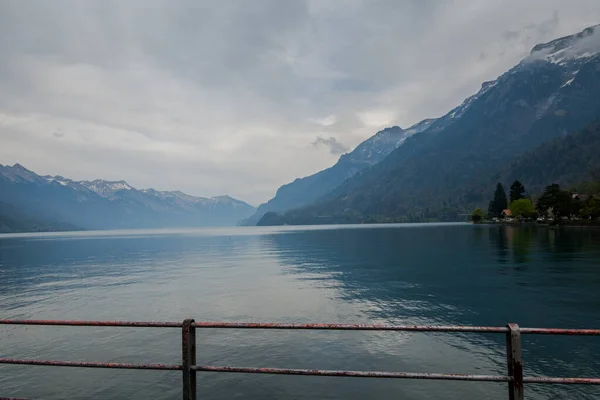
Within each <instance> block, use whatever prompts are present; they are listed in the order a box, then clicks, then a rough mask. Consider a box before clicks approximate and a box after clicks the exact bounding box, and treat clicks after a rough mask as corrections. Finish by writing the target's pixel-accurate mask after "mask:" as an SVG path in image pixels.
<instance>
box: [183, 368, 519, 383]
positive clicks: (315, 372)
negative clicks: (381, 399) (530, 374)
mask: <svg viewBox="0 0 600 400" xmlns="http://www.w3.org/2000/svg"><path fill="white" fill-rule="evenodd" d="M192 368H193V369H195V370H196V371H203V372H237V373H245V374H274V375H309V376H340V377H360V378H396V379H436V380H454V381H488V382H510V381H511V378H510V377H508V376H502V375H468V374H437V373H416V372H380V371H342V370H322V369H290V368H251V367H227V366H210V365H197V366H195V367H192Z"/></svg>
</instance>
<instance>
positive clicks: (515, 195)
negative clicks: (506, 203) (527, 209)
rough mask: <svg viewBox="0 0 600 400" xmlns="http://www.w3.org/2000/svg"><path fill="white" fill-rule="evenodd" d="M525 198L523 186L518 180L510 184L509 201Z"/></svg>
mask: <svg viewBox="0 0 600 400" xmlns="http://www.w3.org/2000/svg"><path fill="white" fill-rule="evenodd" d="M524 198H525V186H523V184H522V183H521V182H519V181H514V182H513V184H512V185H510V202H511V204H512V202H514V201H516V200H519V199H524Z"/></svg>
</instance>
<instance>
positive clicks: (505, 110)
mask: <svg viewBox="0 0 600 400" xmlns="http://www.w3.org/2000/svg"><path fill="white" fill-rule="evenodd" d="M599 117H600V26H594V27H590V28H587V29H585V30H584V31H582V32H580V33H578V34H575V35H570V36H566V37H563V38H559V39H556V40H553V41H551V42H548V43H543V44H539V45H537V46H535V47H534V48H533V49H532V51H531V54H530V55H529V56H528V57H526V58H525V59H524V60H522V61H521V62H520V63H519V64H518V65H516V66H515V67H513V68H511V69H510V70H509V71H507V72H506V73H504V74H502V75H501V76H500V77H498V78H497V79H496V80H494V81H490V82H485V83H483V84H482V86H481V89H480V90H479V91H478V92H477V93H476V94H475V95H473V96H471V97H469V98H467V99H466V100H465V101H464V102H463V103H462V104H460V105H459V106H458V107H456V108H454V109H453V110H451V111H450V112H448V113H447V114H446V115H444V116H442V117H440V118H437V119H435V120H434V121H433V122H432V123H430V124H429V125H428V127H427V129H425V130H423V131H421V132H420V133H419V134H416V135H412V136H410V137H408V138H407V139H406V140H405V141H404V142H403V144H402V146H399V147H398V148H396V149H394V150H393V151H392V152H390V154H389V155H388V156H387V157H385V158H384V159H383V160H382V161H380V162H378V163H376V164H375V165H373V166H371V167H369V168H365V169H363V170H361V171H360V172H358V173H356V174H354V175H353V176H352V177H350V178H349V179H346V180H345V181H344V182H343V183H342V184H341V185H338V186H337V187H335V188H332V191H331V192H330V193H328V194H327V195H326V196H324V197H322V198H320V200H319V201H316V202H313V204H311V205H308V206H304V207H303V208H297V209H295V210H291V211H288V212H287V213H286V214H285V215H284V216H283V218H281V222H282V223H289V224H296V223H300V224H306V223H348V222H353V223H357V222H402V221H419V220H428V219H430V218H435V219H441V220H456V219H457V218H458V215H459V214H460V213H464V212H470V211H471V210H472V207H474V206H481V205H484V203H485V201H486V200H485V199H489V195H490V194H489V193H487V190H488V189H486V185H488V183H489V181H490V179H493V177H495V176H496V177H500V176H501V174H502V171H503V170H504V169H505V168H506V167H507V166H508V165H509V164H510V163H511V162H513V161H514V160H517V159H518V158H519V157H520V156H521V155H522V154H524V153H525V152H527V151H529V150H533V149H534V148H536V147H537V146H539V145H540V144H542V143H544V142H547V141H549V140H552V139H554V138H556V137H561V136H565V135H569V134H571V133H573V132H576V131H579V130H581V129H583V128H585V127H586V126H588V125H589V124H590V123H592V122H593V121H596V120H597V119H598V118H599ZM270 218H271V219H272V217H270Z"/></svg>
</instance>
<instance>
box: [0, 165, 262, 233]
mask: <svg viewBox="0 0 600 400" xmlns="http://www.w3.org/2000/svg"><path fill="white" fill-rule="evenodd" d="M0 201H3V202H5V203H7V204H12V205H14V206H15V207H17V208H18V209H19V210H21V211H22V212H23V213H24V214H26V215H29V216H31V217H35V218H39V219H40V220H42V221H46V220H51V221H60V222H62V223H64V224H70V225H74V226H78V227H82V228H86V229H113V228H154V227H177V226H185V227H194V226H223V225H235V224H237V223H238V222H239V221H240V220H242V219H244V218H247V217H248V216H250V215H252V214H253V213H254V212H255V208H254V207H252V206H251V205H249V204H248V203H245V202H243V201H240V200H236V199H234V198H232V197H229V196H217V197H211V198H205V197H197V196H191V195H188V194H186V193H183V192H180V191H171V192H169V191H158V190H155V189H142V190H138V189H136V188H134V187H133V186H131V185H129V184H128V183H127V182H125V181H105V180H101V179H97V180H93V181H74V180H71V179H68V178H65V177H62V176H49V175H46V176H40V175H38V174H36V173H35V172H33V171H30V170H28V169H27V168H25V167H23V166H22V165H20V164H15V165H13V166H4V165H1V164H0Z"/></svg>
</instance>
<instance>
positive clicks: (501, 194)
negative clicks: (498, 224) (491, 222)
mask: <svg viewBox="0 0 600 400" xmlns="http://www.w3.org/2000/svg"><path fill="white" fill-rule="evenodd" d="M507 207H508V201H507V200H506V192H505V191H504V187H503V186H502V184H501V183H498V184H497V185H496V191H495V192H494V199H493V200H492V201H490V204H489V207H488V214H489V215H490V216H491V217H500V216H501V214H502V211H503V210H506V208H507Z"/></svg>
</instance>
